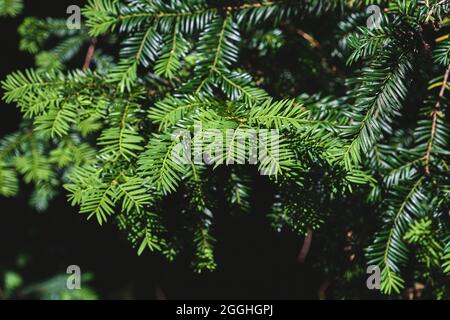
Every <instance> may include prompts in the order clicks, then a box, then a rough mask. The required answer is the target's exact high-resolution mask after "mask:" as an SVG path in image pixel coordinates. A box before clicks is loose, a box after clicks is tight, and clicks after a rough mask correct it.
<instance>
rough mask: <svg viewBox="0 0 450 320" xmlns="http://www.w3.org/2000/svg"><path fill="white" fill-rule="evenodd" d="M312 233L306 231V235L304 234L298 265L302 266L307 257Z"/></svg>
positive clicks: (309, 230)
mask: <svg viewBox="0 0 450 320" xmlns="http://www.w3.org/2000/svg"><path fill="white" fill-rule="evenodd" d="M312 236H313V231H312V230H311V229H308V233H307V234H306V237H305V241H303V246H302V249H301V250H300V253H299V255H298V263H300V264H303V263H304V262H305V260H306V257H307V256H308V253H309V249H311V242H312Z"/></svg>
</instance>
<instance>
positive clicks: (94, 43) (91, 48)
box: [83, 38, 97, 70]
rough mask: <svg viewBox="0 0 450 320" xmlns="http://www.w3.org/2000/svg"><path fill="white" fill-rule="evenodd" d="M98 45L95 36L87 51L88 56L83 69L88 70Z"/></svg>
mask: <svg viewBox="0 0 450 320" xmlns="http://www.w3.org/2000/svg"><path fill="white" fill-rule="evenodd" d="M96 46H97V39H96V38H93V39H92V40H91V44H90V45H89V48H88V50H87V53H86V58H85V59H84V65H83V70H87V69H89V68H90V66H91V62H92V58H93V57H94V53H95V47H96Z"/></svg>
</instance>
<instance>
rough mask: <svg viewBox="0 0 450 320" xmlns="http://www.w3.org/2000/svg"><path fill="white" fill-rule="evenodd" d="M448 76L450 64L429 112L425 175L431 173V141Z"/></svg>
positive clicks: (434, 133) (433, 136)
mask: <svg viewBox="0 0 450 320" xmlns="http://www.w3.org/2000/svg"><path fill="white" fill-rule="evenodd" d="M449 76H450V65H449V66H448V67H447V70H446V71H445V75H444V80H443V81H442V86H441V90H440V91H439V97H438V101H437V102H436V105H435V106H434V109H433V112H431V119H432V124H431V137H430V141H429V142H428V147H427V153H426V154H425V157H424V159H425V173H426V175H427V176H429V175H430V174H431V170H430V160H431V152H432V151H433V141H434V138H435V136H436V127H437V120H438V116H439V109H440V107H441V99H442V98H443V97H444V94H445V89H446V88H447V82H448V78H449Z"/></svg>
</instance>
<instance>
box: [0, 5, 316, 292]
mask: <svg viewBox="0 0 450 320" xmlns="http://www.w3.org/2000/svg"><path fill="white" fill-rule="evenodd" d="M71 4H79V5H82V4H83V1H74V0H70V1H67V0H64V1H63V0H58V1H54V0H46V1H44V0H39V1H37V0H28V1H25V11H24V13H23V14H22V16H20V17H19V18H16V19H11V18H2V19H1V20H0V26H1V30H2V48H1V49H0V54H1V67H0V78H1V79H4V78H5V76H6V75H7V74H8V73H10V72H12V71H15V70H18V69H22V70H23V69H25V68H29V67H32V66H33V59H32V57H31V56H30V55H28V54H26V53H24V52H20V51H19V50H18V44H19V38H18V36H17V32H16V31H17V27H18V26H19V24H20V23H21V21H22V20H23V17H25V16H37V17H62V16H64V15H65V12H66V8H67V6H69V5H71ZM20 119H21V117H20V113H19V111H18V110H17V109H16V108H15V107H14V106H12V105H4V104H2V105H1V111H0V122H1V124H0V128H1V129H0V135H1V136H2V137H3V136H4V135H5V134H6V133H10V132H14V130H16V129H17V128H18V125H19V122H20ZM265 188H266V187H265V186H264V185H258V186H257V190H256V192H254V199H253V209H252V212H250V213H249V214H247V215H230V214H229V213H228V212H216V222H217V223H216V228H215V231H214V234H215V236H216V238H217V239H218V243H217V246H216V256H217V262H218V269H217V271H215V272H213V273H206V274H203V275H196V274H194V273H193V271H192V268H191V266H190V261H191V258H192V257H191V256H189V255H187V254H182V255H181V256H179V257H178V259H177V260H176V261H175V262H174V263H170V262H168V261H166V260H165V259H164V258H162V257H160V256H159V255H157V254H155V255H151V254H149V253H147V254H145V255H144V256H143V257H138V256H137V255H136V251H135V249H133V248H132V247H131V245H130V244H129V243H128V241H126V239H125V238H124V236H123V235H122V234H120V232H119V231H117V229H116V228H115V226H114V225H112V224H109V225H106V226H103V227H100V226H99V225H98V224H97V223H96V222H95V221H86V218H85V216H82V215H80V214H78V212H77V210H76V208H72V207H70V206H69V204H68V203H67V201H66V199H65V198H64V195H62V196H60V197H59V198H58V199H57V200H55V201H53V202H52V204H51V207H50V209H49V210H48V211H46V212H44V213H38V212H35V211H33V210H31V209H30V208H29V207H28V204H27V202H28V196H29V189H27V187H24V188H22V189H21V192H20V195H19V197H17V198H14V199H3V198H2V199H0V208H1V211H0V217H1V218H0V274H1V273H2V272H4V271H6V270H9V269H14V266H15V263H16V261H17V259H18V257H19V255H25V256H27V257H28V259H29V263H28V264H26V266H25V267H24V268H22V269H21V270H20V273H21V274H22V275H23V276H24V281H25V283H26V284H32V283H35V282H38V281H42V280H44V279H46V278H48V277H50V276H52V275H55V274H61V273H65V271H66V268H67V266H69V265H72V264H76V265H79V266H80V267H81V268H82V271H83V272H91V273H93V275H94V280H93V281H92V282H90V286H91V287H93V288H94V289H95V290H96V292H97V293H98V294H99V297H100V298H104V299H111V298H118V299H131V298H133V299H136V298H139V299H153V298H157V297H160V298H161V297H163V296H165V297H166V298H168V299H197V298H203V299H220V298H225V299H227V298H228V299H232V298H234V299H241V298H252V299H282V298H283V299H298V298H309V299H316V298H317V297H318V294H317V292H318V289H319V287H320V285H321V284H322V282H323V281H324V279H321V277H320V276H319V275H318V274H317V273H316V272H314V271H313V269H312V267H311V265H310V262H309V261H308V260H307V261H306V263H305V264H303V265H299V264H298V262H297V256H298V253H299V250H300V248H301V246H302V242H303V239H302V238H300V237H298V236H295V235H293V234H291V233H288V232H283V233H276V232H275V231H274V230H273V229H272V228H271V226H270V224H269V221H268V219H267V218H266V216H265V215H266V213H267V212H268V210H269V207H270V204H271V201H272V199H271V196H270V194H271V193H270V190H268V189H265ZM319 246H320V243H316V242H314V240H313V245H312V252H314V250H315V249H317V248H318V247H319Z"/></svg>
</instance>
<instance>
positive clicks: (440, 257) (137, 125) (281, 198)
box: [0, 0, 450, 297]
mask: <svg viewBox="0 0 450 320" xmlns="http://www.w3.org/2000/svg"><path fill="white" fill-rule="evenodd" d="M372 4H377V5H379V6H380V7H381V8H383V9H384V11H383V18H382V19H381V21H380V25H379V26H375V27H366V21H367V19H368V16H369V15H368V14H367V13H366V8H367V7H368V6H369V5H372ZM20 9H21V1H12V0H11V1H7V0H4V1H2V0H0V14H1V15H9V16H12V15H15V14H17V13H18V12H19V11H20ZM449 13H450V1H441V0H424V1H415V0H389V1H388V0H373V1H371V0H365V1H363V0H360V1H347V0H333V1H322V0H301V1H300V0H299V1H288V0H286V1H283V0H280V1H277V0H274V1H256V0H247V1H206V0H183V1H181V0H172V1H163V0H153V1H148V0H121V1H118V0H89V1H88V3H87V5H86V6H85V7H84V8H83V15H84V19H85V27H82V28H81V29H80V30H69V29H67V28H66V27H65V20H62V19H52V18H48V19H46V20H38V19H34V18H26V19H25V20H24V22H23V24H22V26H21V28H20V29H19V32H20V33H21V35H22V42H21V49H22V50H26V51H28V52H29V53H31V54H33V55H35V57H36V64H37V67H36V68H35V69H32V70H23V71H17V72H15V73H13V74H10V75H9V76H7V78H6V79H5V80H4V81H3V82H2V88H3V92H4V95H3V98H4V101H5V102H7V103H10V104H14V105H16V106H17V107H18V108H19V109H20V110H21V112H22V114H23V122H22V125H21V128H20V130H19V131H18V132H17V133H14V134H11V135H9V136H6V137H4V138H3V140H2V141H1V143H0V194H1V195H3V196H6V197H10V196H14V195H16V194H17V192H18V190H19V177H22V179H23V181H25V182H26V183H31V184H33V185H34V186H35V191H34V194H33V196H32V198H31V199H32V201H31V203H32V204H33V205H34V206H35V207H36V208H38V209H40V210H44V209H45V208H46V207H47V206H48V202H49V201H50V200H51V199H52V198H54V197H55V196H56V195H57V194H58V193H59V192H61V191H62V190H63V189H64V190H65V191H67V192H68V199H69V201H70V202H71V203H72V205H74V206H77V207H79V208H80V213H81V214H83V215H85V216H86V217H87V218H88V219H91V218H92V219H95V220H97V222H98V223H99V224H101V225H102V224H104V223H109V222H115V223H116V224H117V225H118V227H119V228H120V229H121V230H122V231H123V232H125V233H127V235H128V238H129V239H130V241H131V243H132V244H133V246H134V247H135V248H136V250H137V252H138V254H139V255H141V254H143V253H144V252H145V251H146V250H150V251H157V252H161V253H162V254H164V255H165V256H166V257H167V258H169V259H174V258H175V257H176V255H177V254H178V252H179V251H180V250H181V247H182V246H186V245H187V244H188V243H189V242H191V244H192V247H193V249H194V250H193V251H194V254H195V257H194V258H193V265H194V267H193V268H194V270H195V271H196V272H203V271H206V270H211V271H212V270H214V269H215V268H216V266H217V265H216V262H215V259H214V244H215V243H216V242H217V241H220V239H217V240H216V239H215V237H214V226H215V219H214V209H215V207H216V206H217V203H218V201H219V199H226V200H227V202H228V205H229V208H230V210H233V211H236V210H239V211H242V212H248V211H251V202H250V195H251V193H252V188H251V186H252V181H251V180H252V179H251V178H250V177H249V176H248V174H249V173H251V172H253V173H255V172H256V173H257V174H263V175H266V177H265V178H266V180H267V183H271V184H273V185H274V187H275V190H276V194H275V196H274V204H273V208H272V211H271V213H270V214H269V219H270V221H271V223H272V225H273V226H274V228H275V229H276V230H281V229H283V228H285V227H287V228H290V229H291V230H293V231H294V232H296V233H298V234H299V235H306V234H307V233H308V232H310V231H314V232H318V233H320V232H321V228H325V230H327V229H326V228H327V224H329V223H331V221H333V219H334V218H335V217H337V216H339V217H340V219H341V223H342V224H345V223H348V224H351V225H353V223H352V222H351V221H350V220H351V219H363V220H364V219H366V213H364V212H360V213H359V214H360V216H359V217H358V215H356V217H355V212H353V213H352V214H347V213H348V211H351V210H352V208H355V209H354V210H357V209H356V208H358V207H359V205H356V204H355V203H354V202H355V201H360V202H362V203H364V204H365V205H369V206H370V207H371V214H372V215H373V218H374V220H375V221H376V227H377V230H375V233H374V234H373V235H372V234H365V233H364V232H365V229H362V230H361V232H360V233H359V235H358V237H359V238H360V239H361V238H364V239H368V238H370V239H372V240H371V243H367V241H366V240H361V241H359V242H357V243H353V246H356V247H358V246H359V248H361V247H362V246H365V245H367V246H366V249H365V259H364V260H363V261H360V263H361V264H360V265H364V264H365V263H367V264H369V265H377V266H379V267H380V269H381V275H382V281H381V290H382V292H383V293H385V294H388V295H399V294H401V293H404V290H403V289H404V288H405V286H407V285H409V284H410V283H411V281H422V282H424V283H427V285H428V286H429V288H430V290H431V291H430V292H431V293H430V295H434V296H436V297H437V296H439V297H449V294H450V293H449V291H448V289H445V290H444V293H442V292H441V291H440V293H439V294H437V293H435V291H433V290H442V284H443V283H444V282H445V281H448V279H447V280H445V279H446V278H445V277H446V276H448V274H449V273H450V237H449V234H450V233H449V228H450V225H449V212H450V211H449V210H450V208H449V203H450V202H449V197H450V170H449V155H450V153H449V138H450V125H449V111H448V110H449V103H448V98H447V96H448V95H447V91H448V90H449V74H450V40H449V39H450V38H449V21H450V20H449V18H448V15H449ZM324 19H326V20H328V23H327V27H328V28H329V30H327V31H326V32H325V33H326V34H327V37H324V39H323V41H322V39H321V42H323V43H322V44H320V43H319V42H318V41H317V40H315V39H314V38H313V37H312V36H311V35H309V34H308V33H306V32H304V31H303V30H302V29H300V28H301V27H304V26H306V27H307V22H305V23H302V22H301V21H303V20H305V21H309V23H311V24H314V23H317V21H323V20H324ZM299 21H300V22H299ZM63 25H64V26H63ZM290 26H291V27H292V28H290ZM309 29H311V26H310V27H309ZM292 33H294V34H295V35H294V36H293V35H292ZM311 33H312V34H314V33H315V30H314V29H312V31H311ZM299 35H300V36H301V37H299ZM290 37H291V38H292V37H296V38H295V40H294V41H296V42H302V41H303V42H304V41H307V43H306V44H307V45H306V46H304V47H303V50H299V51H298V52H295V55H296V59H303V60H301V61H304V66H303V67H304V68H306V69H305V70H307V72H310V73H311V74H308V75H307V77H305V78H302V77H303V76H304V74H302V72H300V71H299V72H297V71H296V70H289V71H290V73H289V76H285V75H283V74H274V75H272V76H271V74H270V73H267V74H266V73H264V71H261V72H258V71H260V69H263V68H262V67H261V66H260V67H255V66H252V64H251V63H249V61H248V60H249V59H248V56H252V55H253V56H252V57H256V58H253V59H260V60H261V61H270V59H269V58H268V57H269V56H270V57H273V56H275V57H277V56H276V54H275V53H276V52H278V51H279V50H282V48H283V46H285V45H287V44H286V43H285V41H286V42H288V39H289V38H290ZM49 40H54V41H49ZM291 41H292V40H291ZM54 43H56V45H54ZM110 44H114V45H115V47H116V48H118V47H119V46H120V50H117V52H109V51H108V46H110ZM102 45H104V47H102ZM88 47H90V48H91V49H92V48H94V47H95V53H94V55H93V56H92V63H90V62H91V61H87V64H86V63H85V66H84V68H79V69H72V68H69V67H68V66H69V65H71V64H73V63H76V62H77V61H78V60H77V59H76V58H77V57H79V56H80V55H81V56H83V54H84V51H85V49H87V48H88ZM310 51H312V52H314V54H315V55H316V56H318V57H319V58H317V57H316V58H310V57H309V54H308V53H309V52H310ZM274 52H275V53H274ZM115 55H116V56H115ZM291 56H292V53H291ZM87 58H88V57H87ZM275 59H276V58H275ZM279 59H283V58H279ZM87 60H89V59H87ZM302 63H303V62H302ZM91 64H92V66H91V68H89V66H90V65H91ZM305 66H306V67H305ZM268 68H269V69H270V66H269V67H268ZM317 70H319V71H317ZM276 71H277V70H276ZM314 72H315V73H314ZM318 73H322V74H323V75H325V76H318V75H317V74H318ZM261 74H262V75H261ZM315 76H317V77H320V78H321V79H322V78H324V79H322V80H321V81H323V82H322V84H321V87H319V91H318V89H317V88H315V89H316V92H312V90H310V89H308V90H305V91H297V89H298V88H296V87H295V85H296V82H297V81H303V82H302V83H305V79H306V82H307V81H308V80H307V79H308V77H315ZM279 77H283V78H280V79H281V81H283V80H286V81H287V83H288V84H289V85H291V88H290V90H291V89H292V88H294V89H293V90H294V92H292V91H288V90H284V88H285V87H283V85H280V84H279V82H280V80H278V78H279ZM299 79H301V80H299ZM199 124H201V126H202V128H203V129H204V130H206V131H203V134H202V135H198V132H197V130H196V129H197V126H198V125H199ZM208 129H212V130H214V131H213V132H215V133H216V134H215V135H213V136H210V135H209V133H208V132H210V131H208ZM230 130H233V131H230ZM252 130H253V131H252ZM261 130H266V131H267V132H270V131H271V130H276V131H277V132H278V134H279V138H280V142H279V144H278V145H277V147H276V150H275V147H274V146H273V145H271V143H270V141H269V140H270V137H269V136H262V137H261V136H257V137H256V138H255V137H254V136H252V135H249V132H259V131H261ZM205 132H206V133H205ZM230 132H233V134H229V133H230ZM217 133H218V134H219V136H220V137H223V141H226V142H227V143H226V144H221V143H220V141H217ZM192 137H193V139H192ZM191 139H192V140H191ZM215 139H216V140H215ZM255 139H256V140H255ZM191 142H192V145H193V146H194V147H193V149H195V150H193V151H194V152H193V153H194V156H197V157H199V158H200V159H207V160H209V162H210V163H205V161H203V162H199V161H193V159H187V160H188V161H186V159H184V158H183V155H182V154H183V147H181V149H180V146H186V145H187V144H190V143H191ZM241 142H243V143H241ZM255 142H257V143H258V145H260V146H263V147H262V149H263V151H264V152H262V154H259V155H258V156H257V160H258V161H257V162H258V164H257V166H255V168H254V169H252V168H251V167H248V166H241V165H238V164H241V163H243V162H244V161H245V159H246V158H247V156H248V155H247V153H246V150H247V151H248V150H251V149H252V147H253V146H254V144H255ZM195 146H201V147H202V148H201V150H202V151H200V154H198V153H197V154H195V152H196V151H197V149H196V148H195ZM239 146H244V148H240V147H239ZM199 150H200V149H199ZM219 150H220V152H219ZM275 155H276V156H275ZM206 162H208V161H206ZM221 170H223V171H221ZM219 171H220V177H219V174H218V173H217V172H219ZM224 177H225V181H227V187H226V188H224V189H223V190H221V192H217V190H216V187H215V186H216V185H218V183H217V181H218V179H224ZM355 194H356V195H358V199H355ZM180 199H181V201H183V207H184V209H182V210H181V212H180V214H179V216H178V219H179V221H181V223H182V224H183V226H184V228H185V229H186V230H189V233H185V232H183V233H180V234H177V233H176V232H175V231H172V230H171V228H170V223H167V221H166V220H167V217H166V212H165V210H164V204H165V203H166V202H167V201H180ZM333 208H343V209H342V212H336V210H334V209H333ZM179 223H180V222H179ZM367 223H368V222H367ZM341 232H342V230H341ZM353 232H355V233H358V232H359V231H358V230H353ZM325 233H326V232H325V231H324V234H325ZM187 234H189V235H187ZM324 234H322V236H325V235H324ZM186 237H187V238H188V239H187V238H186ZM326 237H329V242H333V237H339V235H337V234H329V233H327V234H326ZM330 245H331V244H330ZM326 250H328V249H326V248H325V249H324V254H330V252H329V251H326ZM414 253H416V254H414ZM333 254H334V255H336V254H339V253H333ZM329 269H330V271H329V272H330V273H333V272H337V271H334V270H333V268H332V267H330V268H329ZM444 287H445V286H444Z"/></svg>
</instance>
